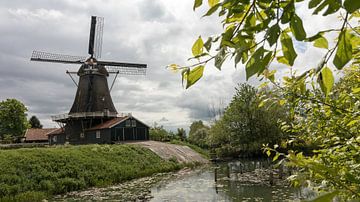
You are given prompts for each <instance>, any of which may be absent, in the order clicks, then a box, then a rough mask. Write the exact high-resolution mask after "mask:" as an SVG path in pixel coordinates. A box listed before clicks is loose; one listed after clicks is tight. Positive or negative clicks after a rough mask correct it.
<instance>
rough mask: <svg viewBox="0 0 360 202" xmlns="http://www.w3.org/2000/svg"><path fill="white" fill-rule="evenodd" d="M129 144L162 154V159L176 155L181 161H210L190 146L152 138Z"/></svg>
mask: <svg viewBox="0 0 360 202" xmlns="http://www.w3.org/2000/svg"><path fill="white" fill-rule="evenodd" d="M127 144H136V145H140V146H143V147H145V148H148V149H150V150H151V151H153V152H154V153H155V154H157V155H158V156H160V157H161V158H162V159H166V160H168V159H170V158H172V157H175V158H176V159H177V161H178V162H180V163H194V162H199V163H209V161H208V160H206V159H205V158H204V157H202V156H201V155H200V154H199V153H197V152H195V151H194V150H192V149H191V148H190V147H188V146H183V145H176V144H169V143H164V142H157V141H151V140H150V141H136V142H129V143H127Z"/></svg>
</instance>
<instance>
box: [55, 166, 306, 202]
mask: <svg viewBox="0 0 360 202" xmlns="http://www.w3.org/2000/svg"><path fill="white" fill-rule="evenodd" d="M269 165H270V162H268V161H266V160H265V161H264V160H263V161H254V160H241V161H232V162H224V163H218V164H212V165H208V166H203V167H200V168H195V169H190V168H185V169H182V170H180V171H179V172H176V173H162V174H156V175H154V176H151V177H145V178H140V179H135V180H132V181H128V182H125V183H122V184H119V185H115V186H111V187H106V188H93V189H89V190H85V191H80V192H72V193H69V194H67V195H63V196H56V197H55V198H52V199H50V200H49V201H99V200H103V201H154V202H160V201H161V202H162V201H300V199H304V198H308V197H311V195H312V194H313V193H311V192H309V191H307V190H304V189H302V190H300V189H295V188H292V187H290V186H289V185H288V183H287V182H286V181H285V180H284V179H285V178H286V176H285V175H286V174H283V173H285V172H287V171H286V170H282V171H281V173H279V170H277V171H274V170H271V169H269ZM280 175H284V176H280ZM281 178H282V179H281Z"/></svg>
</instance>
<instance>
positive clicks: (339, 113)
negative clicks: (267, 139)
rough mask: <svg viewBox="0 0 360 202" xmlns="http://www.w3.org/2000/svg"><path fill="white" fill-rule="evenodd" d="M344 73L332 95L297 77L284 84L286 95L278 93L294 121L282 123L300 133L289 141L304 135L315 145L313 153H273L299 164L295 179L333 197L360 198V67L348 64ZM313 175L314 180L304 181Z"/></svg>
mask: <svg viewBox="0 0 360 202" xmlns="http://www.w3.org/2000/svg"><path fill="white" fill-rule="evenodd" d="M344 74H345V75H344V77H343V78H341V79H340V81H339V82H338V83H337V84H335V87H334V90H333V91H332V92H331V93H330V94H329V95H328V96H324V95H323V94H321V93H320V92H321V91H320V90H319V89H318V88H314V89H308V90H301V88H300V86H299V85H297V82H296V81H295V78H293V79H291V78H289V80H288V83H286V84H284V85H283V95H285V96H282V97H281V98H279V99H282V100H283V101H284V102H285V103H286V105H289V106H290V107H291V111H292V112H293V114H292V116H293V121H292V122H291V123H284V124H283V129H284V130H286V131H289V132H291V133H293V134H296V136H294V137H292V138H291V139H290V140H289V142H294V141H297V140H302V141H305V142H307V143H312V144H316V145H317V149H316V150H315V151H314V154H313V155H311V156H306V155H304V154H303V153H302V151H289V153H288V154H284V153H278V152H277V154H276V155H275V157H276V158H277V157H278V156H280V155H282V156H284V157H286V158H285V159H286V160H287V161H288V163H287V165H288V166H291V167H296V168H300V170H301V172H297V173H295V174H294V175H293V176H291V178H290V179H291V180H292V182H293V184H294V185H297V186H298V185H302V186H309V187H312V188H314V189H317V190H320V191H324V192H329V195H331V194H332V197H330V199H331V198H333V197H334V196H335V195H338V196H339V197H341V201H346V200H348V199H351V198H360V178H359V176H360V169H356V168H355V167H357V166H359V165H360V158H359V150H360V124H359V123H360V116H359V108H360V85H359V81H360V68H359V67H358V66H356V67H355V66H353V67H351V68H346V69H345V70H344ZM311 82H315V81H309V83H311ZM295 93H296V94H297V95H298V96H294V94H295ZM269 151H274V149H270V150H269ZM269 154H270V153H269ZM309 179H310V180H311V182H312V184H311V186H310V185H309V184H308V183H307V182H305V181H306V180H309Z"/></svg>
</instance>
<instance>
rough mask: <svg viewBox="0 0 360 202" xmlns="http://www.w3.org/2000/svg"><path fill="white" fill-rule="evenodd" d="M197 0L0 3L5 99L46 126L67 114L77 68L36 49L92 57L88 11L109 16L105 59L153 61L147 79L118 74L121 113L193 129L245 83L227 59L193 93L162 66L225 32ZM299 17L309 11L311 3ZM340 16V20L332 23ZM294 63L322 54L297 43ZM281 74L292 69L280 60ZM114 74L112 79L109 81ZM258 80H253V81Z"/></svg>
mask: <svg viewBox="0 0 360 202" xmlns="http://www.w3.org/2000/svg"><path fill="white" fill-rule="evenodd" d="M192 5H193V0H184V1H169V0H121V1H119V0H31V1H23V0H1V1H0V36H1V37H0V62H1V65H0V100H4V99H6V98H16V99H18V100H20V101H22V102H23V103H24V104H25V105H26V106H27V108H28V110H29V112H28V114H29V116H30V115H36V116H37V117H39V118H40V120H41V122H42V123H43V124H44V125H45V126H46V127H52V126H56V124H55V123H54V122H52V121H51V118H50V116H51V115H56V114H62V113H67V112H68V111H69V109H70V107H71V105H72V102H73V99H74V96H75V92H76V86H75V85H74V84H73V82H72V81H71V79H70V78H69V76H68V75H67V74H66V73H65V72H66V70H70V71H76V70H77V69H78V68H79V67H78V66H76V65H64V64H52V63H38V62H31V61H30V56H31V53H32V51H33V50H41V51H47V52H53V53H61V54H70V55H87V46H88V35H89V27H90V16H91V15H97V16H102V17H104V18H105V26H104V35H103V37H104V39H103V49H102V50H103V52H102V58H103V59H106V60H115V61H123V62H139V63H146V64H147V65H148V71H147V74H146V76H120V77H118V79H117V81H116V83H115V86H114V88H113V90H112V92H111V93H112V98H113V102H114V104H115V106H116V108H117V110H118V111H119V112H125V113H127V112H131V113H132V114H133V115H134V116H135V117H137V118H139V119H140V120H143V121H144V122H145V123H147V124H149V125H153V123H154V122H157V123H158V124H161V125H164V126H165V127H166V128H169V129H175V128H177V127H185V128H186V127H188V126H189V125H190V123H191V122H192V121H193V120H199V119H202V120H205V121H207V120H210V119H211V118H212V117H211V116H212V113H211V112H210V111H211V110H210V109H211V108H212V107H213V106H215V107H218V106H220V107H221V106H224V104H222V103H225V104H226V103H228V102H229V101H230V99H231V97H232V95H233V93H234V87H235V86H236V84H237V83H241V82H245V72H244V68H243V67H241V66H240V67H238V68H237V69H235V68H234V65H233V63H232V62H227V63H225V65H224V67H223V70H222V71H221V72H219V71H218V70H217V69H216V68H215V67H213V66H211V65H209V66H208V67H207V68H206V70H205V73H204V78H203V79H202V80H201V81H199V82H198V83H197V84H196V85H195V86H193V87H191V88H190V89H188V90H185V89H183V88H182V85H181V77H180V75H179V74H176V73H172V72H170V71H168V70H166V69H165V67H166V65H168V64H171V63H177V64H182V65H184V64H188V61H187V58H189V57H190V56H191V46H192V44H193V42H194V41H195V39H196V38H197V37H198V36H199V35H202V36H203V37H204V38H206V37H207V36H210V35H213V34H216V33H218V32H219V31H221V28H222V27H221V25H220V23H219V21H220V20H219V19H217V18H216V17H208V18H201V16H202V15H203V14H204V12H205V8H203V9H199V10H198V11H196V12H193V11H192ZM300 12H301V13H300V14H299V15H301V16H309V15H307V13H306V6H303V7H301V8H300ZM334 19H335V20H334ZM304 24H305V30H306V32H307V33H308V35H312V34H314V33H315V30H314V28H326V27H336V26H338V23H337V20H336V18H335V17H334V18H332V19H325V18H319V19H318V20H313V19H312V18H310V17H306V18H305V22H304ZM296 49H297V51H298V54H299V56H298V60H297V62H296V64H295V66H296V67H301V68H300V69H299V71H304V69H305V68H309V67H313V66H315V65H316V64H317V63H318V62H319V59H320V57H321V56H322V55H323V54H324V51H322V50H320V49H314V48H311V47H309V45H306V44H298V43H297V44H296ZM274 66H276V67H280V70H279V78H280V76H281V75H283V74H285V73H286V72H287V71H288V69H287V68H285V67H282V66H281V65H278V64H274ZM111 81H112V80H111V78H110V80H109V82H111ZM249 82H250V83H251V84H256V83H258V82H257V80H256V79H251V80H250V81H249Z"/></svg>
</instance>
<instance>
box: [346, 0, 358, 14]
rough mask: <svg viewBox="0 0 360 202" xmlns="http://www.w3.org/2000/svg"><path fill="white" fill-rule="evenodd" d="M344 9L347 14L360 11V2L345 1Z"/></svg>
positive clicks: (355, 0)
mask: <svg viewBox="0 0 360 202" xmlns="http://www.w3.org/2000/svg"><path fill="white" fill-rule="evenodd" d="M344 7H345V9H346V10H347V12H349V13H353V12H355V11H356V10H358V9H360V1H359V0H345V1H344Z"/></svg>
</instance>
